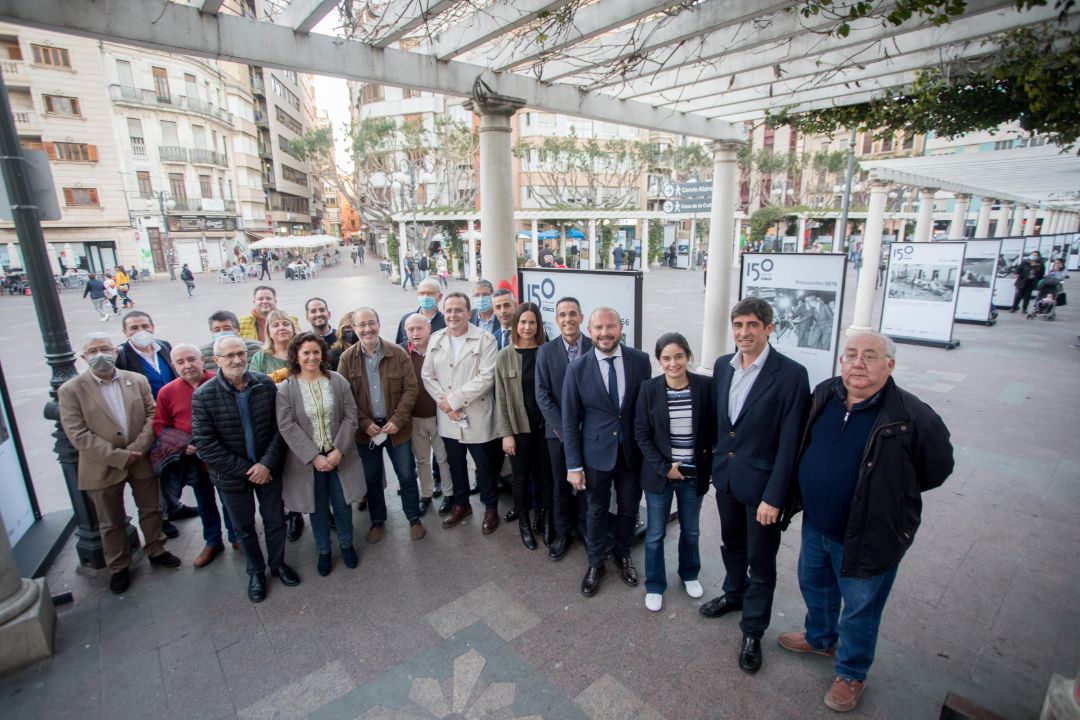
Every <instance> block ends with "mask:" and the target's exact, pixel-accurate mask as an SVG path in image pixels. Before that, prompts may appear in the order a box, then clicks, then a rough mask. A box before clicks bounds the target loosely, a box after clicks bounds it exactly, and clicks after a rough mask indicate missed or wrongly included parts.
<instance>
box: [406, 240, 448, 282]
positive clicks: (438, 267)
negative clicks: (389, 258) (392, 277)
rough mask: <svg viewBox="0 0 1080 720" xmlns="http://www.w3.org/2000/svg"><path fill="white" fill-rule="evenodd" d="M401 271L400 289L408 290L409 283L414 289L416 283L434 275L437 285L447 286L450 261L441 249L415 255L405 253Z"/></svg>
mask: <svg viewBox="0 0 1080 720" xmlns="http://www.w3.org/2000/svg"><path fill="white" fill-rule="evenodd" d="M401 271H402V276H401V289H402V290H408V289H409V288H408V285H409V283H412V287H413V290H415V289H416V288H417V283H419V282H420V281H422V280H427V279H428V277H434V278H435V279H436V280H438V282H439V286H440V287H441V288H443V289H445V288H447V287H449V279H450V261H449V260H448V259H447V257H446V252H445V251H444V250H442V249H439V250H437V251H435V252H433V253H431V254H430V255H428V254H426V253H419V254H417V255H415V256H414V255H406V256H405V260H404V262H403V263H402V268H401Z"/></svg>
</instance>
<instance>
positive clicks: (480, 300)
mask: <svg viewBox="0 0 1080 720" xmlns="http://www.w3.org/2000/svg"><path fill="white" fill-rule="evenodd" d="M473 305H475V306H476V309H477V311H478V312H487V311H489V310H491V296H490V295H477V296H476V297H474V298H473Z"/></svg>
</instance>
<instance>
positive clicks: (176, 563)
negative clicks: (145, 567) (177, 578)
mask: <svg viewBox="0 0 1080 720" xmlns="http://www.w3.org/2000/svg"><path fill="white" fill-rule="evenodd" d="M149 560H150V564H151V565H157V566H158V567H167V568H178V567H180V558H178V557H176V556H175V555H173V554H172V553H171V552H169V551H168V550H166V551H165V552H163V553H161V554H160V555H155V556H153V557H152V558H149Z"/></svg>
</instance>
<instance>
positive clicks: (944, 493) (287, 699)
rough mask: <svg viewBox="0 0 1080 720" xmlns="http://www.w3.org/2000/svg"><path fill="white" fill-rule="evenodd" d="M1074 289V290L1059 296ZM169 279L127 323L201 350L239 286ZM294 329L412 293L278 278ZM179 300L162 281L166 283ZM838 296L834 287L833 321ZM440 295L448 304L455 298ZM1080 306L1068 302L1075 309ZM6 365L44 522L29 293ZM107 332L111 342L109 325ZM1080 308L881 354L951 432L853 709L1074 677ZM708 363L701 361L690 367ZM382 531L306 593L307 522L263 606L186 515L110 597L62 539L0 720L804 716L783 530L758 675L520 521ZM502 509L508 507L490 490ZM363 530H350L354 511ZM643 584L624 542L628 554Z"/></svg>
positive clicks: (669, 599) (733, 643)
mask: <svg viewBox="0 0 1080 720" xmlns="http://www.w3.org/2000/svg"><path fill="white" fill-rule="evenodd" d="M1073 282H1076V281H1075V280H1074V281H1073ZM179 285H180V284H179V283H175V284H170V283H169V282H168V281H161V280H155V281H153V282H151V283H147V284H145V285H142V286H137V287H136V288H135V289H134V291H133V294H134V295H135V296H136V298H137V299H138V300H139V301H140V302H139V307H140V308H142V309H146V310H148V311H149V312H150V313H151V314H152V315H153V316H154V318H155V320H156V321H157V329H158V334H159V335H160V336H161V337H162V338H165V339H167V340H170V341H173V342H177V341H182V340H187V341H197V342H200V343H201V342H205V341H206V339H208V337H207V336H208V332H207V329H206V324H205V318H206V316H207V315H208V314H209V313H210V312H211V311H213V310H215V309H217V308H219V307H229V308H231V309H233V310H235V311H236V312H237V313H238V314H241V313H242V312H243V311H245V310H246V309H247V308H248V307H249V305H250V303H249V298H250V291H251V288H252V286H253V284H251V283H248V284H246V285H242V286H219V285H217V284H216V283H215V282H214V280H213V279H209V280H206V279H203V280H201V281H200V283H199V287H198V289H197V291H196V298H194V299H192V300H188V299H187V298H186V296H185V295H184V292H183V288H182V286H179ZM274 285H276V286H277V287H278V289H279V295H280V306H281V307H283V308H285V309H289V310H293V311H294V312H297V314H301V313H300V312H299V311H300V310H301V309H302V302H303V300H304V299H305V298H307V297H309V296H310V295H315V294H318V295H321V296H323V297H325V298H326V299H327V300H328V301H329V304H330V307H331V309H332V310H335V311H340V310H341V309H344V308H347V307H350V306H355V305H360V304H371V305H374V306H375V307H376V308H377V309H378V310H379V311H380V312H381V314H382V315H383V318H384V328H383V329H384V333H383V334H384V336H392V334H393V331H394V328H395V327H396V322H397V318H398V317H400V314H401V313H402V312H405V311H406V310H408V309H409V308H410V306H411V303H410V299H411V297H412V294H411V293H403V292H402V291H401V290H400V289H399V288H397V287H395V286H391V285H389V284H387V283H386V282H385V281H384V280H381V279H380V278H378V276H377V273H376V272H375V267H374V266H373V265H371V264H369V265H368V266H366V267H364V268H361V269H358V270H356V271H354V270H353V268H352V267H351V266H350V267H347V268H335V269H333V270H331V271H329V272H328V273H326V275H325V276H324V277H323V278H322V279H320V280H313V281H306V282H288V283H286V282H284V281H281V280H277V281H275V282H274ZM178 286H179V287H178ZM854 286H855V283H854V282H853V277H852V278H849V283H848V288H849V294H848V302H847V303H846V307H847V312H846V315H847V316H850V313H851V308H850V306H851V302H852V300H853V293H854ZM459 287H462V288H465V287H466V285H465V284H464V283H460V284H459ZM645 293H646V302H645V305H644V307H645V308H646V331H645V342H646V345H645V347H646V348H647V349H648V348H649V347H650V346H651V344H652V342H653V340H654V339H655V337H657V336H658V335H659V334H660V333H661V332H663V331H665V330H670V329H678V330H681V331H683V332H685V333H686V334H687V336H688V337H689V339H690V341H691V344H692V346H693V347H695V348H697V347H700V335H701V332H700V327H701V313H702V309H701V298H702V297H703V296H702V294H701V275H700V274H698V273H688V272H685V271H672V270H661V271H658V272H654V273H651V274H650V275H648V276H647V280H646V284H645ZM1077 294H1080V293H1077ZM63 305H64V308H65V312H66V313H67V316H68V318H69V323H70V330H71V336H72V337H73V338H78V337H80V336H81V335H82V334H83V333H85V332H87V331H89V330H97V329H101V327H102V324H99V323H98V322H97V321H96V319H95V318H94V315H93V313H92V311H91V309H90V308H89V304H88V302H85V301H81V300H80V299H79V298H77V297H76V296H74V295H66V296H65V297H64V298H63ZM0 313H3V316H4V319H5V322H4V326H3V330H2V331H0V332H2V333H3V335H2V336H0V358H2V360H3V363H4V369H5V372H6V373H7V378H8V384H9V387H10V388H11V390H12V393H13V395H14V397H15V402H16V405H17V410H16V413H17V416H18V420H19V423H20V427H21V429H22V433H23V438H24V443H25V444H26V446H27V452H28V454H29V455H30V457H31V463H32V466H33V472H34V477H35V482H36V484H37V486H38V488H39V492H40V494H41V496H42V504H43V506H44V509H45V510H50V509H56V508H58V507H62V506H63V503H65V502H66V496H65V494H64V491H63V489H62V486H61V484H60V482H59V474H58V472H57V471H56V470H55V463H54V461H53V460H52V457H53V456H52V454H51V449H50V447H51V441H50V440H49V438H48V432H50V431H51V427H50V426H49V424H48V423H47V422H46V421H44V420H42V419H40V410H41V406H42V405H43V403H44V397H45V395H44V390H43V388H44V387H45V385H46V381H47V374H46V371H45V369H44V363H43V362H41V361H40V360H39V357H40V350H39V344H38V343H39V341H38V334H37V326H36V321H35V319H34V317H33V313H32V308H31V305H30V303H29V299H26V298H7V297H4V298H0ZM106 327H107V329H109V330H112V331H117V330H118V328H117V327H116V325H115V324H113V323H110V324H109V325H108V326H106ZM1078 332H1080V312H1078V311H1077V310H1075V309H1074V308H1072V307H1067V308H1063V309H1062V310H1061V311H1060V313H1059V320H1058V321H1057V322H1055V323H1050V322H1044V321H1041V320H1040V321H1034V320H1032V321H1028V320H1025V319H1023V317H1022V316H1020V315H1010V314H1008V313H1006V314H1005V315H1004V316H1003V317H1002V318H1001V322H1000V323H999V324H998V325H997V326H996V327H993V328H986V327H982V326H973V325H957V327H956V337H958V338H959V339H961V341H962V343H961V345H960V347H959V348H958V349H956V350H953V351H944V350H940V349H935V348H924V347H915V346H908V345H901V346H900V350H899V357H898V367H897V372H896V378H897V380H898V382H899V383H900V384H901V385H902V386H904V387H906V388H908V389H909V390H913V391H914V392H916V393H917V394H919V395H920V396H921V397H922V398H923V399H924V400H926V401H927V402H929V403H930V404H931V405H932V406H933V407H934V408H935V409H936V410H938V412H939V413H940V414H941V415H942V417H943V418H944V419H945V422H946V423H947V424H948V426H949V428H950V430H951V431H952V436H953V443H954V445H955V447H956V454H957V465H956V471H955V473H954V474H953V476H952V477H951V478H950V479H949V480H948V481H947V482H946V484H945V485H944V486H943V487H942V488H940V489H938V490H935V491H933V492H931V493H928V494H927V495H926V496H925V510H924V514H923V526H922V528H921V530H920V531H919V534H918V536H917V538H916V541H915V544H914V547H913V548H912V550H911V551H910V552H909V553H908V555H907V557H906V558H905V560H904V561H903V564H902V565H901V568H900V573H899V576H898V578H897V581H896V586H895V588H894V590H893V593H892V596H891V598H890V601H889V605H888V606H887V608H886V610H885V617H884V622H883V627H882V631H881V638H880V642H879V645H878V657H877V661H876V663H875V665H874V667H873V669H872V671H871V675H870V682H869V684H868V689H867V692H866V695H865V696H864V700H863V703H862V705H861V706H860V708H859V709H858V711H857V712H856V713H855V715H856V716H865V717H874V718H898V719H900V718H936V717H937V716H938V712H939V707H940V704H941V701H942V700H943V698H944V697H945V694H946V693H947V692H949V691H950V690H951V691H955V692H958V693H960V694H962V695H965V696H967V697H969V698H971V699H972V700H975V701H977V702H980V703H982V704H984V705H985V706H987V707H988V708H990V709H991V710H993V711H995V712H998V713H1000V714H1002V715H1003V716H1005V717H1009V718H1028V717H1034V716H1035V715H1037V713H1038V708H1039V705H1040V703H1041V698H1042V695H1043V692H1044V690H1045V688H1046V685H1047V682H1048V680H1049V677H1050V674H1051V673H1052V672H1058V673H1062V674H1065V675H1068V676H1072V675H1074V674H1075V673H1076V670H1077V667H1078V666H1080V623H1077V609H1078V608H1080V563H1078V560H1080V523H1078V522H1077V521H1076V518H1077V517H1078V515H1080V444H1077V438H1078V433H1077V430H1078V418H1080V413H1078V411H1077V408H1078V407H1080V386H1078V383H1077V382H1076V379H1077V377H1078V376H1077V369H1078V366H1080V350H1075V349H1072V348H1070V347H1069V344H1070V343H1071V342H1072V341H1074V340H1075V339H1076V335H1077V333H1078ZM709 360H710V362H711V360H712V359H711V358H710V359H709ZM387 498H388V502H389V505H390V508H391V516H390V521H389V523H388V525H387V530H388V532H387V536H386V538H385V539H384V540H383V542H382V543H380V544H379V545H375V546H370V545H366V544H365V543H363V541H362V540H361V542H360V543H359V545H360V551H361V563H360V566H359V568H358V569H356V570H352V571H350V570H348V569H346V568H344V567H343V566H341V565H340V563H338V564H337V565H336V566H335V569H334V572H333V573H332V574H331V575H330V576H329V577H326V578H320V577H319V576H318V575H317V574H316V572H315V568H314V559H315V551H314V547H313V545H312V542H311V536H310V532H309V531H305V535H304V537H303V538H302V539H301V540H300V541H299V542H298V543H296V544H291V545H289V546H288V548H287V551H286V552H287V559H288V561H289V562H290V563H291V564H293V566H294V567H296V568H297V570H298V571H299V573H300V574H301V576H302V578H303V583H302V584H301V585H300V586H299V587H296V588H285V587H282V586H281V585H280V584H279V583H277V582H276V581H274V580H272V579H271V580H270V594H269V597H268V599H267V600H266V601H265V602H264V603H262V604H261V605H258V606H255V605H252V604H251V603H249V602H248V601H247V599H246V595H245V587H246V583H245V576H244V568H243V561H242V559H241V558H240V557H239V555H238V554H236V553H232V552H231V551H229V552H228V553H227V554H226V555H224V556H223V557H221V558H219V559H218V560H217V561H216V562H214V563H213V564H212V565H210V566H209V567H207V568H205V569H202V570H194V569H193V568H192V567H191V560H192V559H193V558H194V557H195V555H196V554H197V553H198V552H199V550H200V549H201V547H202V542H201V536H200V534H199V530H198V521H197V520H189V521H184V522H183V523H181V524H180V527H181V536H180V538H178V539H177V540H174V541H170V542H169V548H170V549H171V550H172V551H173V552H175V553H177V554H178V555H180V556H181V557H182V559H183V560H184V563H185V564H184V566H183V567H182V568H180V569H179V570H173V571H169V570H158V569H153V570H152V569H150V568H149V566H148V565H147V564H146V563H145V561H144V562H142V563H140V564H139V565H138V566H137V569H136V572H135V576H134V582H133V583H132V586H131V588H130V590H129V591H128V592H127V593H126V594H125V595H124V596H121V597H115V596H113V595H111V594H109V593H108V592H107V591H106V590H105V589H104V582H105V581H104V580H103V579H97V578H87V577H84V576H83V575H81V574H78V573H76V572H75V567H74V565H75V563H74V551H73V548H72V546H71V545H70V543H69V545H68V547H67V548H66V549H65V550H64V552H63V554H62V556H61V558H60V559H59V561H58V562H57V563H56V565H55V566H54V567H53V569H52V570H51V571H50V573H49V575H48V579H49V585H50V589H51V590H52V592H53V593H59V592H64V591H70V592H72V593H73V594H74V597H75V600H74V603H72V604H70V605H66V606H62V607H61V608H60V621H59V632H58V642H57V654H56V656H55V658H53V659H52V660H50V661H47V662H45V663H42V664H40V665H38V666H36V667H34V668H32V669H29V670H27V671H24V672H23V673H21V674H18V675H16V676H13V677H11V678H8V679H6V680H3V681H0V708H2V710H0V716H2V717H4V718H9V719H12V720H13V719H15V718H20V719H21V718H33V719H34V720H42V719H47V720H53V719H54V718H56V719H59V718H66V717H71V718H79V720H91V719H95V718H101V720H106V719H108V720H114V719H119V718H128V717H130V718H162V719H163V720H164V719H166V718H201V719H205V720H213V719H215V718H245V719H248V718H250V719H256V718H274V717H277V718H299V717H309V716H310V717H313V718H326V719H330V718H335V719H336V718H364V719H365V720H371V719H374V718H380V719H381V718H431V717H436V718H447V717H449V718H537V717H543V718H552V719H556V720H561V719H563V718H566V719H571V718H613V719H614V718H627V719H629V718H640V719H645V718H649V719H652V718H669V719H670V720H676V719H682V718H685V719H687V720H691V719H697V718H701V719H703V720H704V719H712V718H725V717H731V718H755V719H756V718H815V717H830V716H832V715H833V713H832V712H831V711H829V710H828V709H826V708H825V707H824V705H823V704H822V702H821V698H822V696H823V694H824V692H825V690H826V688H827V687H828V685H829V683H830V681H831V679H832V668H831V663H830V661H828V660H826V659H824V658H813V659H809V658H805V657H800V656H794V655H791V654H789V653H786V652H785V651H783V650H781V649H780V648H779V647H778V646H777V645H776V644H775V638H776V635H777V634H779V633H780V632H783V631H785V630H789V629H796V628H798V627H800V624H801V620H802V615H803V612H804V610H803V605H802V601H801V599H800V597H799V593H798V587H797V583H796V578H795V564H796V559H797V555H798V523H796V525H795V526H793V528H792V530H790V531H789V532H787V533H786V534H785V536H784V541H783V545H782V548H781V551H780V557H779V584H778V588H777V593H776V603H775V606H774V610H775V613H774V618H773V623H772V627H771V628H770V629H769V631H768V633H767V634H766V638H765V639H766V642H765V643H764V648H765V665H764V668H763V669H762V671H761V672H760V673H758V674H757V675H756V676H753V677H751V676H747V675H745V674H743V673H742V672H740V671H739V670H738V668H737V666H736V652H737V647H738V642H739V637H740V634H739V630H738V626H737V618H732V617H730V616H729V617H725V618H722V619H719V620H706V619H704V618H702V617H701V616H700V615H699V614H698V612H697V606H698V605H699V604H700V603H701V602H703V601H694V600H690V599H689V598H687V597H686V596H685V594H684V593H683V592H682V590H681V587H680V585H679V584H678V582H677V578H676V577H675V575H674V565H675V557H674V549H675V547H674V546H675V543H674V541H673V535H674V533H675V532H677V525H672V526H671V527H670V529H669V530H670V532H669V538H671V539H670V540H669V542H668V551H669V555H668V558H669V559H668V567H669V569H670V570H671V576H672V577H671V587H670V588H669V591H668V593H667V594H666V595H665V605H664V610H663V611H662V612H660V613H649V612H648V611H646V610H645V608H644V606H643V594H644V590H643V589H642V588H636V589H629V588H626V587H625V586H623V585H622V584H621V583H620V582H619V581H618V579H617V578H616V577H615V576H614V574H612V573H609V575H608V577H607V578H606V579H605V581H604V584H603V586H602V589H601V591H600V592H599V594H598V595H597V596H596V597H595V598H592V599H586V598H583V597H582V596H581V595H580V593H579V592H578V589H577V588H578V584H579V582H580V579H581V574H582V573H583V571H584V567H585V561H584V553H583V549H582V548H581V546H580V545H577V546H575V547H574V548H573V549H572V550H571V552H570V554H569V555H568V557H567V558H566V559H565V560H564V561H562V562H560V563H553V562H550V561H548V560H547V558H546V556H545V553H544V552H543V550H538V551H536V552H528V551H527V550H525V549H524V548H523V547H522V545H521V543H520V540H519V539H518V538H517V533H516V531H515V529H514V528H512V527H507V526H505V525H504V526H503V527H502V528H500V529H499V531H498V532H496V533H495V534H493V535H491V536H483V535H481V534H480V529H479V516H474V518H473V519H471V520H469V521H467V522H466V523H464V524H463V525H462V526H461V527H458V528H455V529H453V530H449V531H444V530H442V529H441V528H439V527H438V523H437V521H436V518H435V516H434V514H433V513H429V515H428V517H427V518H425V520H426V524H427V527H428V531H429V532H428V536H427V537H426V538H425V539H423V540H420V541H416V542H413V541H411V540H409V534H408V526H407V523H406V522H405V520H404V518H403V516H402V515H401V513H400V507H399V506H398V505H397V502H396V496H395V495H394V492H393V481H391V488H390V489H389V490H388V491H387ZM500 500H501V502H502V504H503V508H504V509H505V507H506V506H507V503H508V502H509V498H508V496H505V495H504V496H502V497H501V499H500ZM702 512H703V517H702V536H701V549H702V559H703V569H702V573H701V579H702V583H703V584H704V585H705V586H706V597H705V599H708V598H710V597H713V596H714V595H716V594H719V592H720V589H719V588H720V584H721V583H722V581H723V566H722V563H721V560H720V538H719V522H718V520H717V516H716V512H715V510H714V509H713V505H712V503H711V501H708V502H706V503H705V506H704V508H703V511H702ZM355 517H356V522H357V528H358V536H359V537H360V538H362V537H363V533H364V531H366V529H367V525H368V521H367V518H366V517H363V516H360V515H356V516H355ZM634 557H635V561H636V564H637V565H638V567H639V569H640V568H641V567H642V564H643V559H642V556H641V549H640V547H639V548H636V549H635V553H634Z"/></svg>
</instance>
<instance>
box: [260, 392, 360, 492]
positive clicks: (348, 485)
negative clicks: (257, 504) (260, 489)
mask: <svg viewBox="0 0 1080 720" xmlns="http://www.w3.org/2000/svg"><path fill="white" fill-rule="evenodd" d="M330 389H331V392H332V393H333V395H334V410H333V417H332V418H331V421H330V432H331V433H333V435H334V447H335V448H337V449H338V450H340V451H341V464H339V465H338V466H337V473H338V478H339V479H340V480H341V489H342V491H343V492H344V495H345V502H347V503H350V504H351V503H354V502H356V501H357V500H359V499H360V498H361V497H362V496H363V495H364V494H365V493H366V492H367V484H366V482H365V480H364V466H363V465H362V464H361V463H360V456H359V455H358V454H357V452H356V427H357V422H356V401H355V400H353V396H352V388H350V387H349V381H348V380H346V379H345V378H343V377H342V376H341V375H338V374H337V373H336V372H333V371H331V373H330ZM277 421H278V431H279V432H280V433H281V437H282V438H283V439H284V440H285V445H287V446H288V448H289V452H288V453H287V454H286V457H285V469H284V472H283V474H282V483H283V484H282V490H281V495H282V498H283V499H284V501H285V507H287V508H289V510H292V511H294V512H303V513H311V512H315V485H314V481H315V466H314V465H312V464H311V463H312V461H313V460H314V459H315V456H316V455H318V454H319V448H318V447H316V445H315V442H314V441H313V440H312V437H313V436H314V434H315V431H314V428H312V426H311V421H310V420H309V419H308V416H307V413H306V412H304V398H303V396H302V395H301V394H300V386H299V385H297V383H296V380H295V379H293V378H289V379H288V380H286V381H285V382H283V383H281V384H280V385H278V393H277Z"/></svg>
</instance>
